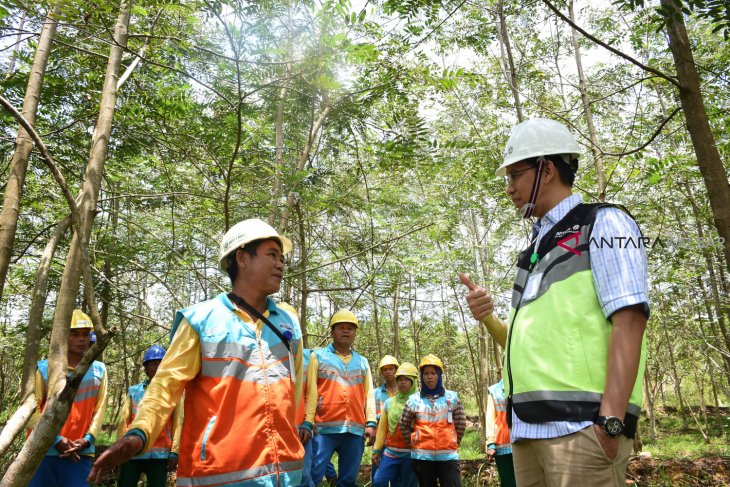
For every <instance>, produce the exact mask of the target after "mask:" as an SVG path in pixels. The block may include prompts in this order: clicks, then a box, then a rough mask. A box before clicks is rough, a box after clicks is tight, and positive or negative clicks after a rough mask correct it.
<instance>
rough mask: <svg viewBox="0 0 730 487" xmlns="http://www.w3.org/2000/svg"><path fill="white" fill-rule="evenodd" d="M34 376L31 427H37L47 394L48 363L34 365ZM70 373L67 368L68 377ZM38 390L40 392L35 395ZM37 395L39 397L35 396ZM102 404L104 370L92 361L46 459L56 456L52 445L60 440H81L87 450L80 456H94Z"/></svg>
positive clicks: (102, 366) (101, 365)
mask: <svg viewBox="0 0 730 487" xmlns="http://www.w3.org/2000/svg"><path fill="white" fill-rule="evenodd" d="M37 365H38V374H37V376H36V396H37V398H38V411H37V413H38V414H36V415H34V419H31V421H30V424H31V425H32V427H35V425H36V424H37V423H38V420H39V419H40V413H42V412H43V409H44V408H45V406H46V400H47V397H46V392H45V391H47V390H48V359H45V360H41V361H39V362H38V364H37ZM72 372H73V369H72V368H69V371H68V375H69V376H70V375H71V374H72ZM39 389H40V390H41V391H39ZM39 392H40V393H39ZM105 404H106V367H105V366H104V364H103V363H102V362H97V361H94V362H93V363H92V364H91V365H90V366H89V370H87V371H86V374H84V377H83V379H82V380H81V384H79V388H78V389H77V390H76V396H75V397H74V402H73V403H72V404H71V410H70V411H69V413H68V418H66V422H65V423H64V424H63V427H62V428H61V431H59V432H58V436H56V439H55V441H54V442H53V446H52V447H51V448H50V449H49V450H48V452H47V453H46V455H60V452H59V451H58V450H56V448H55V445H56V443H58V442H59V441H61V439H62V438H68V439H70V440H78V439H80V438H84V439H86V440H88V441H89V446H88V447H87V448H85V449H83V450H81V451H79V454H80V455H87V456H93V455H94V452H95V448H94V442H95V440H96V436H97V435H98V434H99V431H100V430H101V423H102V421H103V419H104V406H105Z"/></svg>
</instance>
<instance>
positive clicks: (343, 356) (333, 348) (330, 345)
mask: <svg viewBox="0 0 730 487" xmlns="http://www.w3.org/2000/svg"><path fill="white" fill-rule="evenodd" d="M327 347H328V348H329V349H330V350H331V351H333V352H335V355H337V356H339V357H342V358H350V357H352V349H350V350H349V353H347V354H344V353H340V352H338V351H337V350H336V349H335V346H334V345H332V344H331V343H330V344H329V345H327Z"/></svg>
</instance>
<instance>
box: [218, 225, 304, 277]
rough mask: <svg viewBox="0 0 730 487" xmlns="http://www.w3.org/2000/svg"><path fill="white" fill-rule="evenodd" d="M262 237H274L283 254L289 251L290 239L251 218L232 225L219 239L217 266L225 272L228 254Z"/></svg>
mask: <svg viewBox="0 0 730 487" xmlns="http://www.w3.org/2000/svg"><path fill="white" fill-rule="evenodd" d="M264 238H274V239H277V240H278V241H279V242H280V243H281V251H282V252H283V253H284V254H288V253H289V252H291V249H292V243H291V240H289V239H288V238H286V237H285V236H283V235H279V233H278V232H277V231H276V230H275V229H274V227H272V226H271V225H269V224H268V223H266V222H265V221H262V220H259V219H258V218H251V219H249V220H244V221H242V222H239V223H236V224H235V225H233V226H232V227H231V228H230V229H228V231H227V232H226V234H225V235H223V238H222V239H221V245H220V252H219V254H218V268H219V269H220V270H221V271H223V272H226V271H227V270H228V259H226V257H228V254H230V253H231V252H233V251H234V250H237V249H240V248H243V247H244V246H245V245H246V244H248V243H250V242H253V241H254V240H261V239H264Z"/></svg>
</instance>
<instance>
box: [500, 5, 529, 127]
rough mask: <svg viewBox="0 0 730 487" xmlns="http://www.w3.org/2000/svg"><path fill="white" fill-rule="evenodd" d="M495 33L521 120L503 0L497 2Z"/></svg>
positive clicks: (515, 74)
mask: <svg viewBox="0 0 730 487" xmlns="http://www.w3.org/2000/svg"><path fill="white" fill-rule="evenodd" d="M497 24H498V25H497V33H498V37H499V41H500V44H499V47H500V50H502V65H503V66H504V75H505V77H506V78H507V83H509V88H510V91H511V92H512V98H513V99H514V101H515V110H516V111H517V120H519V121H520V122H523V121H524V120H525V116H524V115H523V114H522V102H521V101H520V93H519V91H518V81H517V72H516V71H515V62H514V58H513V57H512V45H511V44H510V40H509V33H508V32H507V21H506V20H505V16H504V2H503V1H502V0H499V1H498V2H497Z"/></svg>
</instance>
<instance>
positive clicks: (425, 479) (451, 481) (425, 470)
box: [411, 460, 461, 487]
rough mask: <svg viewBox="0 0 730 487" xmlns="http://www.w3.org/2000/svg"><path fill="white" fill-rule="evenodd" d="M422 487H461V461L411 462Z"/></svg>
mask: <svg viewBox="0 0 730 487" xmlns="http://www.w3.org/2000/svg"><path fill="white" fill-rule="evenodd" d="M411 465H412V466H413V471H414V472H416V477H417V478H418V485H419V486H420V487H436V486H438V485H440V486H441V487H461V471H460V470H459V460H444V461H441V462H432V461H430V460H411Z"/></svg>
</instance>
